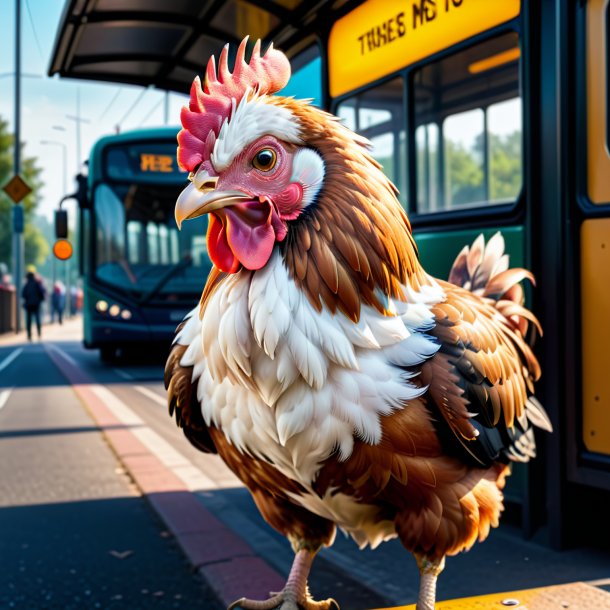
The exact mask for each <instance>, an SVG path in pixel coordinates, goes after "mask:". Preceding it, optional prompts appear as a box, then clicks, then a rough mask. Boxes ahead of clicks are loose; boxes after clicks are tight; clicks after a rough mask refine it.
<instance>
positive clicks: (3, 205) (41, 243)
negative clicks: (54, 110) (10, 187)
mask: <svg viewBox="0 0 610 610" xmlns="http://www.w3.org/2000/svg"><path fill="white" fill-rule="evenodd" d="M13 142H14V137H13V134H11V133H9V132H8V123H7V122H6V121H5V120H4V119H2V117H0V187H2V186H4V185H5V184H6V183H7V182H8V181H9V180H10V179H11V178H12V176H13ZM21 146H22V157H21V177H22V178H23V179H24V180H25V181H26V182H27V183H28V185H29V186H30V188H31V189H32V192H31V193H30V194H29V195H28V196H27V197H26V198H25V199H24V200H23V201H22V202H21V205H22V206H23V209H24V213H25V228H24V242H25V263H26V265H29V264H35V265H37V264H40V263H42V261H44V259H45V258H46V256H47V255H48V253H49V244H48V242H47V240H46V239H45V238H44V236H43V235H42V233H41V232H40V231H39V230H38V229H37V228H35V227H34V226H33V225H32V221H33V219H34V214H35V211H36V206H37V204H38V197H39V194H40V191H41V189H42V187H43V183H42V180H41V179H40V174H41V172H42V170H41V168H40V167H38V165H37V161H38V160H37V159H36V158H34V157H25V155H24V154H23V151H24V145H23V142H22V144H21ZM12 206H13V202H12V201H11V199H10V198H9V197H8V196H7V195H6V194H5V193H4V191H2V190H0V262H4V263H7V264H8V265H11V264H12V244H13V240H12V239H11V237H12V234H13V220H12V209H11V208H12Z"/></svg>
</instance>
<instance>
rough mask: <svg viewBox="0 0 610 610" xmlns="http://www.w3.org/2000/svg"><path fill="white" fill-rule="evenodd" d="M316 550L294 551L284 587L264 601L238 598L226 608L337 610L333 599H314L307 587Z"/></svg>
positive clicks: (337, 607) (302, 549)
mask: <svg viewBox="0 0 610 610" xmlns="http://www.w3.org/2000/svg"><path fill="white" fill-rule="evenodd" d="M315 555H316V551H312V550H309V549H306V548H301V549H299V550H298V551H297V552H296V555H295V557H294V561H293V562H292V567H291V568H290V574H289V575H288V580H287V581H286V585H285V586H284V589H283V590H282V591H280V592H279V593H276V594H271V595H272V597H270V598H269V599H267V600H265V601H255V600H250V599H246V598H245V597H243V598H242V599H238V600H237V601H235V602H233V603H232V604H231V605H230V606H229V608H228V609H227V610H233V609H234V608H243V610H276V609H277V610H333V609H335V610H339V605H338V604H337V602H336V601H335V600H334V599H327V600H324V601H321V602H317V601H314V600H313V599H312V598H311V597H310V595H309V590H308V589H307V577H308V576H309V570H310V569H311V564H312V562H313V558H314V557H315Z"/></svg>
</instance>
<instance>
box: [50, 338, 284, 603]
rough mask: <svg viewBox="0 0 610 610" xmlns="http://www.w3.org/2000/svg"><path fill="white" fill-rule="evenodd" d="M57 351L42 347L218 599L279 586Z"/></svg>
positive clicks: (260, 595)
mask: <svg viewBox="0 0 610 610" xmlns="http://www.w3.org/2000/svg"><path fill="white" fill-rule="evenodd" d="M58 351H59V350H58V349H57V348H52V349H49V348H47V353H48V355H49V357H50V358H51V360H52V361H53V362H54V363H55V365H56V366H57V367H58V368H59V370H60V371H61V372H62V373H63V375H64V376H65V377H66V378H67V379H68V381H69V382H70V384H71V385H72V386H73V388H74V391H75V392H76V394H77V395H78V396H79V397H80V399H81V400H82V401H83V403H84V405H85V406H86V408H87V410H88V411H89V412H90V413H91V416H92V417H93V419H94V420H95V421H96V423H97V425H98V426H99V427H100V429H101V430H102V432H103V433H104V435H105V436H106V438H107V439H108V443H109V445H110V447H111V448H112V449H113V451H114V452H115V453H116V455H117V457H118V458H119V460H120V461H121V462H122V463H123V465H124V466H125V468H126V470H127V471H128V472H129V474H130V475H131V477H132V478H133V480H134V481H135V483H136V485H137V486H138V488H139V489H140V491H141V492H142V494H143V495H144V496H145V497H146V498H147V500H148V501H149V502H150V504H151V505H152V507H153V508H154V509H155V511H156V512H157V514H158V515H159V516H160V517H161V519H162V520H163V522H164V523H165V525H166V527H167V528H168V530H169V531H171V533H172V534H173V535H174V537H175V538H176V540H177V541H178V544H179V545H180V547H181V548H182V550H183V551H184V553H185V555H186V556H187V558H188V560H189V562H190V563H191V565H192V566H193V567H194V568H196V569H198V570H199V573H200V574H201V575H202V577H203V578H204V579H205V580H206V581H207V582H208V583H209V584H210V586H211V587H212V589H213V590H214V592H215V593H216V595H217V596H218V597H219V599H220V601H221V602H222V603H224V604H230V603H231V602H233V601H235V600H236V599H238V598H240V597H250V598H253V599H265V598H266V597H267V596H268V595H269V592H270V591H279V590H281V589H282V587H283V586H284V578H283V577H282V576H281V575H280V574H278V573H277V572H276V571H275V569H274V568H272V567H271V566H270V565H269V564H268V563H267V562H265V561H264V560H263V559H262V558H260V557H258V556H257V555H256V554H255V552H254V551H253V549H252V548H251V547H250V546H249V545H248V544H247V543H246V542H245V541H244V540H243V539H242V538H240V537H239V536H238V535H237V534H236V533H235V532H234V531H233V530H231V529H230V528H228V527H227V526H226V525H225V524H224V523H222V521H219V520H218V519H217V518H216V517H215V516H214V515H213V514H212V513H211V512H210V511H209V510H207V509H206V508H205V507H204V506H203V505H202V504H201V502H199V500H197V498H196V497H195V496H194V495H193V494H192V493H191V492H190V491H189V490H188V489H187V487H186V485H185V484H184V483H183V482H182V481H181V480H180V479H179V478H178V477H177V476H176V475H175V474H174V473H173V472H172V471H171V470H170V469H169V468H167V467H166V466H165V465H164V464H163V463H162V462H161V461H160V460H159V459H158V458H157V457H156V456H155V455H154V454H153V453H151V452H150V451H149V450H148V449H147V448H146V447H145V446H144V445H143V444H142V443H141V442H140V441H139V440H138V439H137V438H136V437H135V436H134V435H133V433H132V432H131V431H130V430H129V428H128V427H125V426H124V425H123V424H122V423H121V422H120V421H119V420H118V419H117V418H116V417H115V416H114V415H113V414H112V413H111V411H110V410H109V409H108V408H107V407H106V406H105V405H104V403H103V401H102V400H101V399H100V398H99V396H97V394H96V393H95V392H93V390H92V389H91V387H90V386H91V385H97V384H96V383H95V381H94V380H93V379H92V378H91V377H90V376H89V375H87V373H85V372H84V371H82V370H81V369H79V368H78V367H77V366H74V365H73V364H72V363H71V362H69V361H68V360H67V359H65V358H63V357H62V356H61V355H60V354H59V353H58Z"/></svg>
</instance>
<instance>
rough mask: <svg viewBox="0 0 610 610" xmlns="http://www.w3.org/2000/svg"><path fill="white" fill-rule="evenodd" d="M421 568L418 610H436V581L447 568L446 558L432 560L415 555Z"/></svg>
mask: <svg viewBox="0 0 610 610" xmlns="http://www.w3.org/2000/svg"><path fill="white" fill-rule="evenodd" d="M415 560H416V561H417V567H418V568H419V596H418V598H417V605H416V610H434V604H435V602H436V579H437V578H438V575H439V574H440V573H441V572H442V571H443V568H444V567H445V558H444V557H441V558H440V559H431V558H429V557H426V556H425V555H419V554H415Z"/></svg>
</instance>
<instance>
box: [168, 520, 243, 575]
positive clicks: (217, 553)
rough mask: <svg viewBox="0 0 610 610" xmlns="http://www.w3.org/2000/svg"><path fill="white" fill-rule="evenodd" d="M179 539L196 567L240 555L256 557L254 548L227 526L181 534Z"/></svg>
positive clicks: (179, 542)
mask: <svg viewBox="0 0 610 610" xmlns="http://www.w3.org/2000/svg"><path fill="white" fill-rule="evenodd" d="M177 541H178V544H179V545H180V546H181V547H182V550H183V551H184V552H185V553H186V555H187V556H188V558H189V561H190V562H191V563H192V564H193V565H194V566H195V567H200V566H203V565H207V564H209V563H216V562H218V561H227V560H229V559H233V558H236V557H239V556H244V557H254V552H253V550H252V548H251V547H250V546H249V545H248V544H246V543H245V542H244V541H243V540H242V539H241V538H239V536H237V535H236V534H234V533H233V532H231V531H230V530H228V529H227V528H225V527H223V528H222V529H213V530H208V531H206V532H201V533H193V532H189V533H186V534H180V535H179V536H178V537H177Z"/></svg>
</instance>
